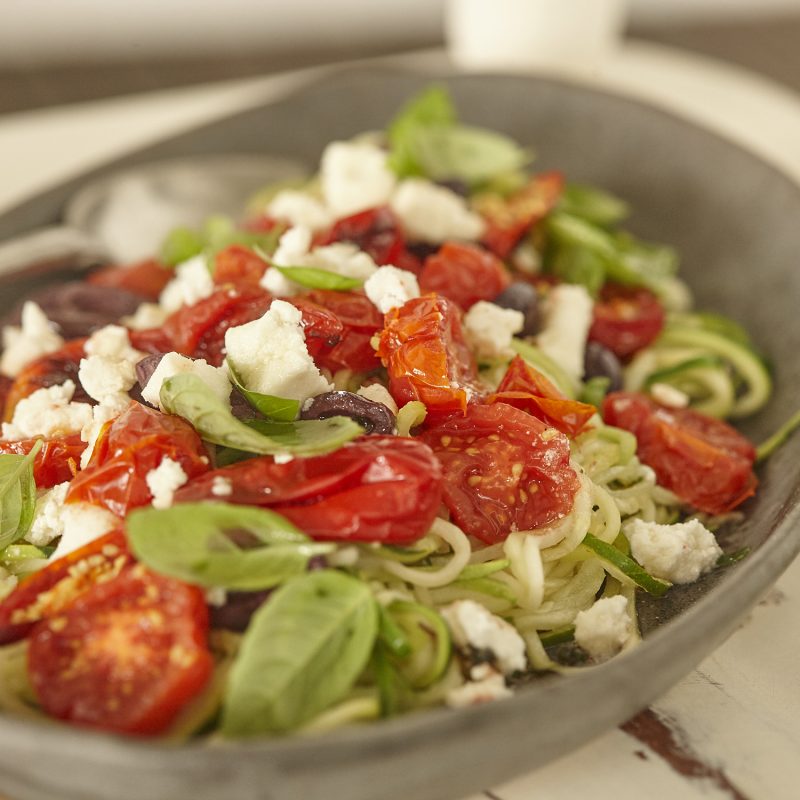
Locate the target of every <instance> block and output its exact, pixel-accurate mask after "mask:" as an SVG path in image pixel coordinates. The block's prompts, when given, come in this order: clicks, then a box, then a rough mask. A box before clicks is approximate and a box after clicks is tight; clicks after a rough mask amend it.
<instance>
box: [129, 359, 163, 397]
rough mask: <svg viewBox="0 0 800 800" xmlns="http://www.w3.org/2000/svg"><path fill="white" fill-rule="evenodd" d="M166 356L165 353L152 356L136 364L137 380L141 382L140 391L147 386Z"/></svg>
mask: <svg viewBox="0 0 800 800" xmlns="http://www.w3.org/2000/svg"><path fill="white" fill-rule="evenodd" d="M164 355H165V354H164V353H155V354H154V355H152V356H145V357H144V358H143V359H142V360H141V361H137V362H136V380H137V381H138V382H139V388H140V390H141V389H144V387H145V386H147V383H148V381H149V380H150V378H152V377H153V373H154V372H155V371H156V369H157V367H158V365H159V364H160V363H161V359H162V358H164Z"/></svg>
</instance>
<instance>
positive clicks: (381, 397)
mask: <svg viewBox="0 0 800 800" xmlns="http://www.w3.org/2000/svg"><path fill="white" fill-rule="evenodd" d="M356 394H357V395H360V396H361V397H366V398H367V400H372V402H373V403H382V404H383V405H385V406H386V408H388V409H389V411H391V412H392V414H394V415H395V416H397V412H398V411H399V410H400V409H399V408H398V407H397V403H395V401H394V398H393V397H392V396H391V395H390V394H389V390H388V389H387V388H386V387H385V386H382V385H381V384H380V383H371V384H370V385H369V386H362V387H361V388H360V389H359V390H358V391H357V392H356Z"/></svg>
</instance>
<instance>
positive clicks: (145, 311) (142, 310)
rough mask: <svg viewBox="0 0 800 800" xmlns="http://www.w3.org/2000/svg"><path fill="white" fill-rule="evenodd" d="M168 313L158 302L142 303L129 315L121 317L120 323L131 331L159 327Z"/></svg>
mask: <svg viewBox="0 0 800 800" xmlns="http://www.w3.org/2000/svg"><path fill="white" fill-rule="evenodd" d="M168 316H169V314H168V313H167V311H165V310H164V309H163V308H162V307H161V306H160V305H158V303H142V304H141V305H140V306H138V308H137V309H136V311H134V312H133V314H131V315H130V316H127V317H123V318H122V320H121V321H122V324H123V325H124V326H125V327H126V328H130V329H131V330H132V331H146V330H147V329H148V328H159V327H161V325H163V324H164V322H165V320H166V319H167V317H168Z"/></svg>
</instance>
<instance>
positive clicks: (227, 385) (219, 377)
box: [142, 312, 300, 408]
mask: <svg viewBox="0 0 800 800" xmlns="http://www.w3.org/2000/svg"><path fill="white" fill-rule="evenodd" d="M298 313H300V312H298ZM185 373H190V374H192V375H196V376H197V377H198V378H200V380H201V381H203V383H205V384H206V386H208V388H209V389H211V390H212V391H213V392H214V394H215V395H217V397H219V398H220V400H222V401H223V402H225V403H226V404H227V403H228V401H229V398H230V394H231V382H230V379H229V378H228V373H227V371H226V369H225V368H224V367H213V366H211V364H209V363H207V362H206V360H205V359H203V358H198V359H191V358H186V356H182V355H181V354H180V353H166V354H165V355H164V356H163V357H162V359H161V361H159V362H158V366H157V367H156V368H155V370H154V371H153V374H152V375H151V376H150V380H149V381H147V384H146V385H145V387H144V389H142V399H143V400H144V401H145V402H146V403H149V404H150V405H151V406H155V407H156V408H162V406H161V396H160V395H161V384H163V383H164V381H165V380H167V378H171V377H172V376H173V375H183V374H185Z"/></svg>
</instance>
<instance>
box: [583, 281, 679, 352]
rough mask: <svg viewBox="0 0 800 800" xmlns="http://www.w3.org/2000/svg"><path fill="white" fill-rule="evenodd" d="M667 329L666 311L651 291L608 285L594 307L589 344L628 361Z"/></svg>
mask: <svg viewBox="0 0 800 800" xmlns="http://www.w3.org/2000/svg"><path fill="white" fill-rule="evenodd" d="M663 327H664V308H663V306H662V305H661V302H660V301H659V299H658V298H657V297H656V296H655V295H654V294H653V293H652V292H651V291H649V290H648V289H642V288H637V287H633V286H620V285H619V284H614V283H607V284H606V285H605V286H604V287H603V288H602V289H601V290H600V298H599V299H598V301H597V302H596V303H595V305H594V319H593V321H592V327H591V328H590V329H589V341H591V342H598V343H599V344H601V345H603V347H607V348H608V349H609V350H611V352H612V353H614V355H616V356H617V357H619V358H623V359H625V358H629V357H630V356H632V355H634V354H635V353H637V352H638V351H639V350H641V349H642V348H643V347H647V345H648V344H650V342H652V341H653V340H654V339H655V338H656V337H657V336H658V334H659V333H661V329H662V328H663Z"/></svg>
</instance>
